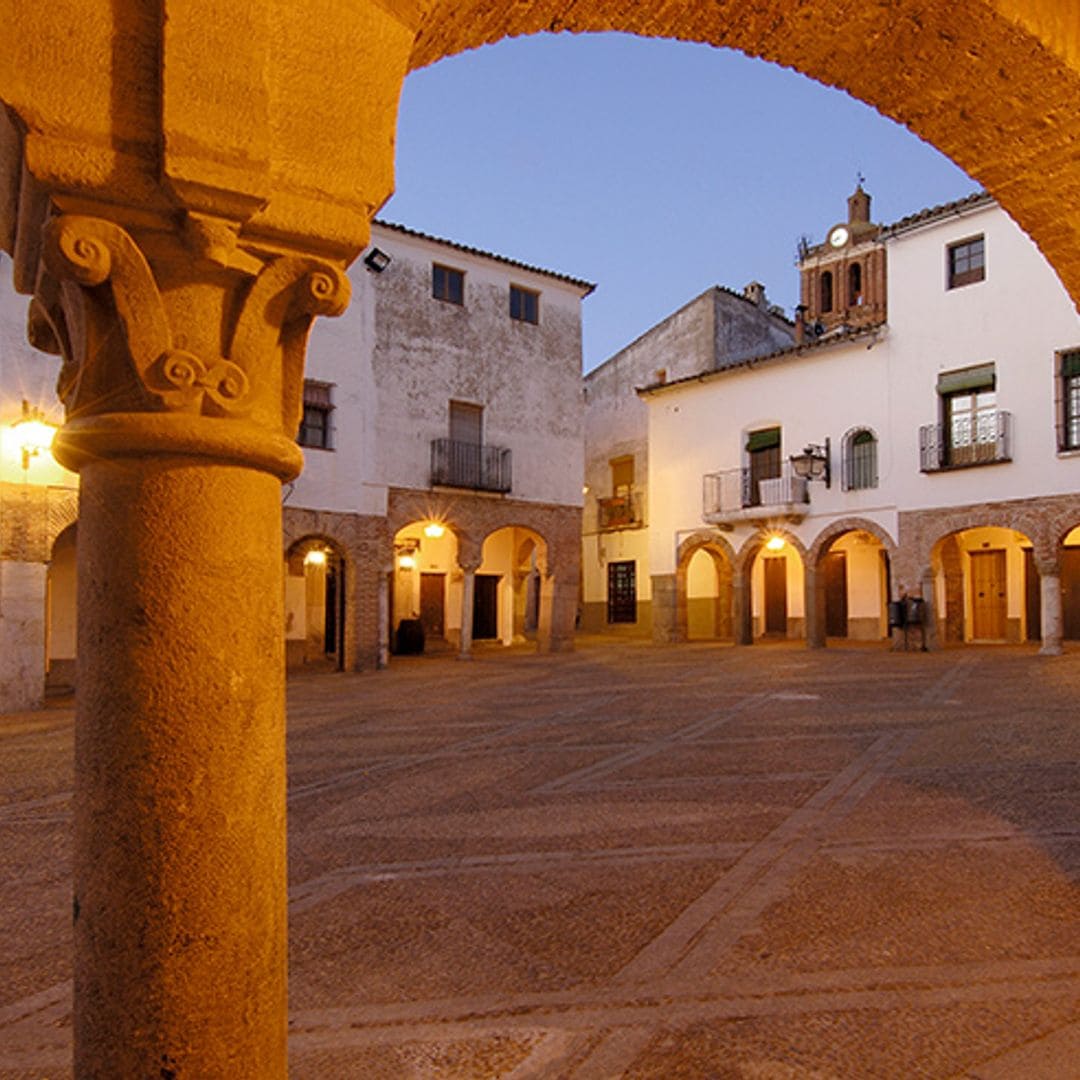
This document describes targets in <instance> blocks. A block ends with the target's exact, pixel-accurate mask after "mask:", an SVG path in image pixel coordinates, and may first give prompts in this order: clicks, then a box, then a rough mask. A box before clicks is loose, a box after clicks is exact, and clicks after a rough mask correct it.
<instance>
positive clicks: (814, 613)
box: [806, 428, 896, 648]
mask: <svg viewBox="0 0 1080 1080" xmlns="http://www.w3.org/2000/svg"><path fill="white" fill-rule="evenodd" d="M853 430H855V431H862V430H868V429H864V428H855V429H853ZM853 532H864V533H868V534H869V535H870V536H872V537H873V538H874V539H875V540H877V542H878V543H879V544H880V545H881V550H882V551H883V552H884V553H885V559H886V562H885V564H884V567H881V566H880V565H879V566H876V567H872V568H870V569H869V571H868V572H869V573H870V575H871V576H870V579H869V581H870V584H869V585H868V586H867V588H866V589H864V590H863V594H864V595H863V599H864V601H865V602H867V604H869V603H870V602H871V598H872V597H873V596H874V595H875V593H876V594H877V596H878V601H879V603H880V611H879V614H878V615H877V616H874V615H873V613H872V611H867V612H866V617H867V618H868V620H869V621H868V622H867V623H866V624H863V623H855V624H852V623H851V621H850V619H849V617H848V615H847V614H846V612H849V611H850V608H849V607H848V600H847V597H848V593H847V589H848V587H849V586H848V582H849V581H850V580H851V578H850V575H851V573H852V569H851V566H850V563H848V562H847V561H846V560H845V563H844V564H843V565H844V566H845V567H846V569H844V578H843V580H841V581H840V583H839V584H840V588H841V589H842V593H841V600H840V603H841V604H842V608H841V614H840V616H839V621H840V624H841V626H840V629H843V630H844V636H845V637H846V636H849V635H850V634H852V633H854V634H855V636H856V637H860V638H864V639H866V640H870V639H873V636H874V633H875V625H874V622H873V619H874V618H877V619H878V627H877V632H878V633H880V631H881V628H882V626H884V625H886V624H885V623H884V619H885V614H884V610H885V609H884V605H885V604H886V603H887V601H889V600H890V599H892V597H891V596H890V595H889V593H890V592H891V591H892V587H893V586H892V569H891V568H892V562H893V559H894V558H895V555H896V542H895V541H894V540H893V538H892V537H891V536H890V535H889V532H888V530H886V529H885V528H884V527H883V526H881V525H879V524H878V523H877V522H876V521H871V520H870V519H869V518H863V517H845V518H839V519H838V520H836V521H833V522H830V523H829V524H828V525H826V526H825V528H823V529H822V530H821V532H820V533H818V535H817V537H816V538H815V539H814V542H813V543H812V544H811V545H810V550H809V552H808V553H807V561H806V641H807V644H808V645H809V646H811V647H812V648H823V647H824V646H825V642H826V637H827V634H828V633H829V632H830V631H829V629H828V620H829V607H828V597H827V595H826V588H827V574H826V571H827V569H828V568H827V567H826V566H825V556H826V555H828V554H829V552H830V550H831V549H832V546H833V544H835V543H836V541H837V540H839V539H840V538H841V537H843V536H847V535H848V534H849V533H853ZM864 570H865V568H864ZM861 580H862V581H863V582H865V581H866V580H867V579H866V577H865V576H864V577H862V579H861ZM867 593H869V596H867V595H866V594H867ZM875 606H877V605H875ZM832 632H833V633H839V630H834V631H832Z"/></svg>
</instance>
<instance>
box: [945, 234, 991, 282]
mask: <svg viewBox="0 0 1080 1080" xmlns="http://www.w3.org/2000/svg"><path fill="white" fill-rule="evenodd" d="M948 258H949V288H950V289H959V288H960V286H961V285H973V284H975V282H977V281H982V280H983V278H985V277H986V247H985V243H984V241H983V238H982V237H981V236H973V237H971V239H970V240H961V241H960V243H958V244H950V245H949V248H948Z"/></svg>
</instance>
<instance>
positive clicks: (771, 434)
mask: <svg viewBox="0 0 1080 1080" xmlns="http://www.w3.org/2000/svg"><path fill="white" fill-rule="evenodd" d="M779 445H780V429H779V428H778V427H773V428H765V430H764V431H751V432H750V434H749V435H748V436H747V437H746V449H747V450H748V451H749V452H750V453H753V452H754V451H755V450H771V449H772V448H773V447H774V446H779Z"/></svg>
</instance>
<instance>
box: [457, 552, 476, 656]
mask: <svg viewBox="0 0 1080 1080" xmlns="http://www.w3.org/2000/svg"><path fill="white" fill-rule="evenodd" d="M476 571H477V564H474V563H469V564H468V565H467V566H462V567H461V645H460V648H459V649H458V659H459V660H471V659H472V628H473V607H474V606H475V603H476Z"/></svg>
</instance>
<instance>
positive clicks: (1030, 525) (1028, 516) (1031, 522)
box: [911, 503, 1056, 578]
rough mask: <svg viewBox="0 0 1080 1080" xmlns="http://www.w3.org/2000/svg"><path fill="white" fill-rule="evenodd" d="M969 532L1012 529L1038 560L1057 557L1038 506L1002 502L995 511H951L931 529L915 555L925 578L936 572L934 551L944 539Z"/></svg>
mask: <svg viewBox="0 0 1080 1080" xmlns="http://www.w3.org/2000/svg"><path fill="white" fill-rule="evenodd" d="M968 529H1012V530H1014V531H1015V532H1018V533H1023V534H1024V536H1026V537H1027V538H1028V540H1030V541H1031V546H1032V547H1033V548H1034V550H1035V557H1036V558H1037V559H1048V558H1053V557H1054V553H1055V551H1056V545H1055V544H1054V543H1053V542H1052V540H1051V539H1050V533H1049V530H1048V529H1047V528H1046V522H1045V520H1044V514H1043V513H1042V512H1041V511H1040V510H1038V509H1037V508H1035V507H1027V506H1013V505H1010V504H1009V503H1001V504H1000V505H999V506H997V507H995V508H992V509H991V508H984V507H974V508H972V509H970V510H962V509H961V510H948V511H945V512H943V513H942V515H941V517H940V518H939V519H938V520H937V522H936V523H935V525H934V526H932V527H930V528H927V529H926V530H925V532H924V533H923V535H922V537H921V538H920V541H919V545H918V547H917V549H916V550H915V551H914V552H912V553H911V556H912V557H913V560H914V562H915V565H916V566H917V567H918V568H919V571H920V575H921V577H922V578H926V577H928V576H930V575H931V574H932V573H933V555H934V549H935V548H936V547H937V546H938V544H940V543H941V542H942V541H943V540H946V539H948V537H950V536H953V535H955V534H956V533H961V532H965V531H967V530H968Z"/></svg>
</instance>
